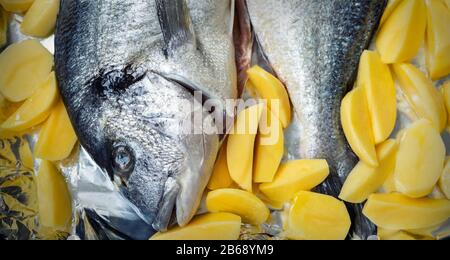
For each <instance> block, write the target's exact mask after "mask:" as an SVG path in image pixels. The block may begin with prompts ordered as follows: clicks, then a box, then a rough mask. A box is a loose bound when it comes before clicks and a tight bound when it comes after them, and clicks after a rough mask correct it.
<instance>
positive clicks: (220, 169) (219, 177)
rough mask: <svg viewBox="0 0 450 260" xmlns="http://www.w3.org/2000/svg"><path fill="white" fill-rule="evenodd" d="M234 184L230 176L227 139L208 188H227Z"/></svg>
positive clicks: (221, 149)
mask: <svg viewBox="0 0 450 260" xmlns="http://www.w3.org/2000/svg"><path fill="white" fill-rule="evenodd" d="M232 184H233V180H232V179H231V177H230V172H229V171H228V164H227V140H225V142H224V143H223V145H222V148H220V152H219V156H218V157H217V160H216V164H215V165H214V170H213V173H212V176H211V179H210V180H209V183H208V189H210V190H218V189H225V188H229V187H231V185H232Z"/></svg>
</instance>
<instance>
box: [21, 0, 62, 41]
mask: <svg viewBox="0 0 450 260" xmlns="http://www.w3.org/2000/svg"><path fill="white" fill-rule="evenodd" d="M59 4H60V0H35V1H34V3H33V5H32V6H31V7H30V9H29V10H28V12H27V14H26V15H25V17H24V18H23V22H22V24H21V27H20V30H21V32H22V33H23V34H26V35H29V36H33V37H40V38H45V37H48V36H49V35H50V34H52V33H53V31H54V30H55V25H56V16H57V15H58V12H59Z"/></svg>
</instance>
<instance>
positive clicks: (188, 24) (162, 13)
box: [155, 0, 195, 54]
mask: <svg viewBox="0 0 450 260" xmlns="http://www.w3.org/2000/svg"><path fill="white" fill-rule="evenodd" d="M155 1H156V6H157V9H158V17H159V24H160V25H161V30H162V33H163V37H164V42H165V45H166V47H165V50H166V52H167V53H168V54H170V53H171V52H172V51H173V50H175V49H176V48H178V47H180V46H181V45H184V44H185V43H191V44H194V45H195V33H194V28H193V25H192V20H191V16H190V13H189V8H188V6H187V3H186V0H155Z"/></svg>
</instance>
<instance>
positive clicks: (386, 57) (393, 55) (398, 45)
mask: <svg viewBox="0 0 450 260" xmlns="http://www.w3.org/2000/svg"><path fill="white" fill-rule="evenodd" d="M426 20H427V14H426V7H425V3H424V2H423V0H408V1H401V2H400V4H399V5H398V6H397V7H396V8H395V10H393V12H392V14H391V15H390V16H389V18H387V19H386V21H385V22H384V24H383V25H382V26H381V29H380V31H379V32H378V35H377V37H376V47H377V50H378V52H379V53H380V54H381V60H382V61H383V63H386V64H391V63H398V62H407V61H410V60H411V59H413V58H414V57H415V56H416V54H417V52H418V51H419V48H420V46H421V45H422V43H423V41H424V38H425V29H426V22H427V21H426Z"/></svg>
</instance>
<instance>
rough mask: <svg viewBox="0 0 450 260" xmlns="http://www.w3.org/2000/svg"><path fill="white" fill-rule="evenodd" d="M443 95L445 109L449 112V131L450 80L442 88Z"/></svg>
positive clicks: (449, 119) (449, 124)
mask: <svg viewBox="0 0 450 260" xmlns="http://www.w3.org/2000/svg"><path fill="white" fill-rule="evenodd" d="M441 92H442V95H443V96H444V102H445V108H446V110H447V129H449V127H450V80H449V81H447V82H445V83H444V85H442V88H441Z"/></svg>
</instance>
